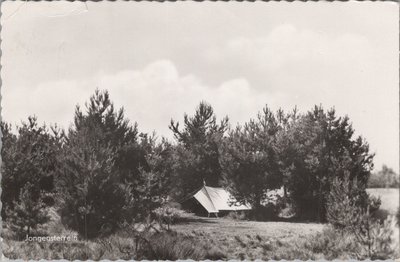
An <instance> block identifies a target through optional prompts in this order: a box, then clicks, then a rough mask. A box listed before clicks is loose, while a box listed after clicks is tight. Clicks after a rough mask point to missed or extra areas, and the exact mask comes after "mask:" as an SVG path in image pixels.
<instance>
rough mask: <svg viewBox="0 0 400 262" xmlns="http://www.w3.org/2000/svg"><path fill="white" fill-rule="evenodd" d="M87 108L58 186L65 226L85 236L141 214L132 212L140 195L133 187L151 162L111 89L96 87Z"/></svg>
mask: <svg viewBox="0 0 400 262" xmlns="http://www.w3.org/2000/svg"><path fill="white" fill-rule="evenodd" d="M86 109H87V110H86V113H83V112H82V111H81V110H80V108H79V107H77V108H76V111H75V118H74V126H73V127H72V128H71V129H70V130H69V131H68V135H67V137H66V141H65V144H64V146H63V155H62V158H61V159H60V162H61V163H63V165H62V169H61V170H60V172H59V176H58V177H57V186H58V189H59V191H60V194H59V196H60V199H59V205H60V207H61V208H60V211H61V216H62V220H63V222H64V224H66V225H67V226H69V227H71V228H72V229H75V230H77V231H78V232H79V234H80V235H81V236H82V237H84V238H93V237H96V236H98V235H101V234H103V235H106V234H110V233H112V232H113V231H115V230H116V229H117V228H118V225H119V224H120V223H122V222H124V221H125V220H130V221H131V220H132V219H134V218H135V217H136V215H137V214H134V216H131V217H130V216H128V215H127V213H129V214H131V213H130V211H131V210H132V209H133V210H134V206H131V205H130V204H132V202H131V199H137V198H138V197H139V196H138V195H139V193H138V192H137V190H136V188H134V187H132V186H131V185H132V184H134V183H135V182H136V181H137V180H138V179H139V175H140V172H139V167H141V166H142V167H144V168H146V163H145V157H144V154H145V152H144V150H142V149H141V148H140V145H139V144H138V141H137V138H138V132H137V125H136V124H134V125H133V126H131V125H130V124H129V122H128V120H126V119H125V117H124V111H123V109H120V110H119V111H115V110H114V106H113V103H112V102H111V100H110V98H109V94H108V92H107V91H104V92H100V91H98V90H96V92H95V94H94V95H93V96H92V97H91V98H90V100H89V103H87V104H86Z"/></svg>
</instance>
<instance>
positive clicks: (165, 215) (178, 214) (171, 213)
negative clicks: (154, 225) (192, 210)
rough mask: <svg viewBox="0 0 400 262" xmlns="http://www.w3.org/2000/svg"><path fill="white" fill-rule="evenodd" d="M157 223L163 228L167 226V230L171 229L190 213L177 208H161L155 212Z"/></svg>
mask: <svg viewBox="0 0 400 262" xmlns="http://www.w3.org/2000/svg"><path fill="white" fill-rule="evenodd" d="M153 214H154V215H155V217H156V220H157V222H158V223H159V224H160V226H161V227H164V225H167V229H168V230H169V229H170V225H173V224H176V223H178V222H180V221H182V220H184V219H185V218H187V217H188V215H189V214H188V213H186V212H185V211H183V210H180V209H177V208H175V207H169V206H164V207H159V208H157V209H155V210H154V211H153Z"/></svg>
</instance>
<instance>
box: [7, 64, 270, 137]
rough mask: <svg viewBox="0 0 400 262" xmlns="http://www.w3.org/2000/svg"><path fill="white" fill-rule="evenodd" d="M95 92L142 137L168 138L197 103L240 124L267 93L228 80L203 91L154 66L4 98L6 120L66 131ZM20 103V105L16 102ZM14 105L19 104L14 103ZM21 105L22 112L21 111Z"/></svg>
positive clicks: (169, 68) (190, 79)
mask: <svg viewBox="0 0 400 262" xmlns="http://www.w3.org/2000/svg"><path fill="white" fill-rule="evenodd" d="M96 88H99V89H100V90H101V89H107V90H109V92H110V95H111V99H112V100H113V101H114V102H115V105H116V106H117V107H122V106H123V107H124V108H125V111H126V116H127V117H128V118H129V119H130V120H131V121H137V122H138V124H139V128H140V130H141V131H145V132H151V131H153V130H156V131H157V132H158V133H159V134H160V135H165V136H169V137H171V132H170V131H169V130H168V124H169V122H170V120H171V118H173V119H176V120H182V118H183V114H184V113H185V112H186V113H188V114H192V113H193V112H194V110H195V107H196V106H197V105H198V103H199V102H200V101H207V102H209V103H211V104H212V105H213V107H214V110H215V112H216V114H217V115H218V117H220V118H222V117H223V116H225V115H228V116H229V117H231V122H232V123H234V124H236V123H237V122H244V121H247V120H248V119H249V117H251V116H255V114H256V113H257V111H259V110H261V109H262V107H263V106H264V104H265V103H266V102H267V96H266V94H265V93H263V94H259V93H257V92H255V91H254V90H252V89H251V88H250V86H249V83H248V82H247V80H245V79H240V78H238V79H232V80H229V81H226V82H224V83H222V84H221V85H219V86H215V87H212V86H206V85H204V84H202V82H201V81H200V79H198V78H197V77H196V76H194V75H180V74H179V72H178V70H177V68H176V66H175V65H174V64H173V63H172V62H171V61H168V60H159V61H155V62H153V63H151V64H149V65H147V66H146V67H145V68H143V69H141V70H126V71H121V72H118V73H116V74H98V75H96V76H93V77H91V78H90V79H86V80H82V81H67V80H65V81H54V82H47V83H43V84H40V85H38V86H37V87H36V88H31V89H25V90H21V89H13V90H9V91H8V90H7V91H6V92H4V97H3V98H4V99H3V105H4V113H3V115H4V118H5V120H6V121H14V122H15V121H19V120H20V119H26V118H27V116H28V115H32V114H35V115H37V116H38V117H39V121H45V122H47V123H58V124H60V125H61V126H63V127H68V126H69V125H70V124H71V123H72V120H73V111H74V108H75V105H76V104H80V105H81V106H82V105H84V103H85V101H87V100H88V99H89V97H90V95H91V94H93V92H94V90H95V89H96ZM17 101H18V102H17ZM16 102H17V103H16ZM22 105H23V106H22Z"/></svg>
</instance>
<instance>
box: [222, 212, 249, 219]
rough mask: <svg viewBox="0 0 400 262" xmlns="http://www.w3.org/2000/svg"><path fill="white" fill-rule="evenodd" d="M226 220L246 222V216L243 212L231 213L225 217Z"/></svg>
mask: <svg viewBox="0 0 400 262" xmlns="http://www.w3.org/2000/svg"><path fill="white" fill-rule="evenodd" d="M226 218H228V219H232V220H246V219H247V216H246V213H245V212H240V211H231V212H229V213H228V214H227V215H226Z"/></svg>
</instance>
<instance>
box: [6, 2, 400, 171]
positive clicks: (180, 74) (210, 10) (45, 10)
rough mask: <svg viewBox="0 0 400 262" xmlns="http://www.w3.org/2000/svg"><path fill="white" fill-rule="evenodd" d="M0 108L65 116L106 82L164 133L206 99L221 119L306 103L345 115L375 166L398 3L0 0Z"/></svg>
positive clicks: (15, 119)
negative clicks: (172, 122) (226, 116)
mask: <svg viewBox="0 0 400 262" xmlns="http://www.w3.org/2000/svg"><path fill="white" fill-rule="evenodd" d="M1 11H2V17H1V25H2V32H1V38H2V43H1V50H2V57H1V65H2V69H1V79H2V87H1V95H2V100H1V106H2V111H1V115H2V119H3V120H5V121H7V122H10V123H12V124H14V125H15V124H17V125H18V124H20V123H21V121H26V120H27V118H28V116H29V115H36V116H37V117H38V120H39V122H40V123H43V122H45V123H47V124H54V123H57V124H58V125H60V126H61V127H64V128H68V127H69V126H70V125H71V123H72V120H73V114H74V108H75V106H76V105H77V104H80V105H81V106H83V105H84V103H85V101H87V100H88V99H89V97H90V96H91V95H92V94H93V92H94V90H95V89H96V88H98V89H100V90H103V89H107V90H109V92H110V96H111V99H112V100H113V101H114V103H115V105H116V106H117V107H122V106H123V107H124V109H125V111H126V116H127V118H129V119H130V120H131V121H132V122H134V121H136V122H137V123H138V125H139V131H142V132H152V131H153V130H155V131H156V132H157V133H158V134H159V135H160V136H166V137H169V138H171V137H172V133H171V131H170V130H169V129H168V124H169V122H170V120H171V118H173V119H175V120H179V121H182V119H183V114H184V113H188V114H193V112H194V110H195V108H196V106H197V105H198V103H199V102H200V101H207V102H209V103H210V104H211V105H212V106H213V107H214V111H215V113H216V115H217V117H218V118H222V117H223V116H225V115H228V116H229V118H230V123H231V126H235V125H236V124H237V123H244V122H246V121H248V120H249V119H250V118H254V117H255V116H256V115H257V112H258V111H260V110H262V108H263V107H264V106H265V105H266V104H268V106H269V107H271V108H272V109H274V110H277V109H278V108H283V109H284V110H287V111H289V110H291V109H292V108H293V107H294V106H297V107H298V108H299V109H300V111H302V112H305V111H307V110H309V109H311V108H312V107H313V106H314V105H316V104H317V105H319V104H322V105H323V106H324V107H325V108H327V109H328V108H331V107H334V108H335V109H336V111H337V113H338V115H340V116H344V115H348V116H349V117H350V120H351V122H352V124H353V127H354V128H355V130H356V135H362V136H363V137H364V138H365V139H366V140H367V141H368V143H369V144H370V149H371V151H372V152H373V153H375V154H376V156H375V161H374V162H375V166H376V169H379V168H380V167H381V165H382V164H387V165H388V166H389V167H392V168H394V169H395V170H397V171H398V167H399V56H398V55H399V54H398V48H399V37H398V32H399V23H398V21H399V17H398V16H399V14H398V6H397V4H396V3H390V2H388V3H386V2H325V1H324V2H307V3H304V2H292V3H288V2H268V3H267V2H254V3H251V2H243V3H240V2H202V3H199V2H178V3H172V2H165V3H154V2H125V1H117V2H108V1H102V2H97V3H95V2H86V3H82V2H61V1H60V2H18V1H13V2H3V3H2V5H1Z"/></svg>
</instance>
